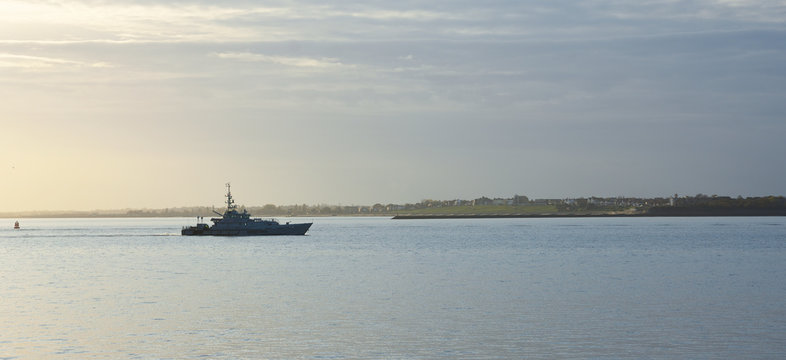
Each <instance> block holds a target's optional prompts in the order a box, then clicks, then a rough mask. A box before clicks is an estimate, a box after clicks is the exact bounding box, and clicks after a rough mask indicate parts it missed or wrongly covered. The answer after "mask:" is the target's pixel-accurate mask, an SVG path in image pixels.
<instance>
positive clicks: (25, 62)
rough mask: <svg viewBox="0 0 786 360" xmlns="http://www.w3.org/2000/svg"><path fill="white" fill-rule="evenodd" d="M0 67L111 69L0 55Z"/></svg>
mask: <svg viewBox="0 0 786 360" xmlns="http://www.w3.org/2000/svg"><path fill="white" fill-rule="evenodd" d="M0 67H6V68H22V69H51V68H56V67H61V68H62V67H94V68H107V67H112V65H111V64H109V63H106V62H95V63H85V62H81V61H74V60H67V59H58V58H51V57H43V56H29V55H19V54H7V53H6V54H4V53H0Z"/></svg>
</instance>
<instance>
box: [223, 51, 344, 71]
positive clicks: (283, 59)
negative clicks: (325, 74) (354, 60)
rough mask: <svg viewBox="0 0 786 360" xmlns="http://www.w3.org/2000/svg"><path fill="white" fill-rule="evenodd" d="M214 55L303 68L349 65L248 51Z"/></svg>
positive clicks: (329, 59)
mask: <svg viewBox="0 0 786 360" xmlns="http://www.w3.org/2000/svg"><path fill="white" fill-rule="evenodd" d="M215 56H217V57H219V58H221V59H231V60H238V61H249V62H267V63H272V64H278V65H285V66H293V67H303V68H334V67H342V66H344V67H346V66H351V65H345V64H342V63H341V62H340V61H339V60H338V59H336V58H326V57H323V58H309V57H288V56H271V55H264V54H256V53H249V52H226V53H217V54H215Z"/></svg>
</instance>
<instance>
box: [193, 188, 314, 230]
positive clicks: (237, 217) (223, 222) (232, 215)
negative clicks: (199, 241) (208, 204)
mask: <svg viewBox="0 0 786 360" xmlns="http://www.w3.org/2000/svg"><path fill="white" fill-rule="evenodd" d="M226 198H227V209H226V210H224V214H221V213H219V212H217V211H213V212H214V213H216V214H218V215H221V217H220V218H212V219H210V221H212V222H213V226H210V225H208V224H205V223H202V222H200V221H197V224H196V226H187V227H184V228H183V230H181V231H180V234H182V235H217V236H246V235H305V234H306V231H308V228H310V227H311V224H313V223H300V224H290V223H289V222H287V223H286V224H279V223H278V221H276V220H275V219H270V220H266V219H260V218H252V217H251V215H250V214H249V213H248V212H247V211H246V210H245V209H243V212H239V211H237V205H235V201H234V200H233V199H232V192H231V191H230V186H229V183H227V195H226ZM200 219H201V218H200Z"/></svg>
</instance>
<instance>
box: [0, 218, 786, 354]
mask: <svg viewBox="0 0 786 360" xmlns="http://www.w3.org/2000/svg"><path fill="white" fill-rule="evenodd" d="M14 220H15V219H5V220H3V219H0V227H1V228H0V359H16V358H19V359H28V358H52V359H90V358H100V359H107V358H131V359H134V358H138V359H151V358H155V359H158V358H172V359H190V358H211V359H213V358H218V359H221V358H224V359H236V358H251V359H369V358H372V359H521V358H528V359H539V358H540V359H554V358H561V359H570V358H580V359H584V358H619V359H641V358H648V359H673V358H691V359H697V358H698V359H701V358H745V359H771V358H782V357H783V356H785V355H786V306H784V305H783V304H784V300H783V299H784V298H786V276H784V274H786V218H782V217H777V218H642V219H638V218H619V219H618V218H614V219H480V220H472V219H464V220H389V219H385V218H324V219H323V218H317V219H315V224H314V226H313V227H312V228H311V230H310V231H309V235H308V236H294V237H293V236H283V237H227V238H214V237H181V236H179V235H178V233H179V230H180V227H181V226H183V225H189V224H191V223H193V222H194V221H193V220H192V219H21V220H20V223H21V225H22V230H13V229H11V227H12V225H13V221H14ZM292 221H300V220H299V219H293V220H292ZM2 224H5V225H2Z"/></svg>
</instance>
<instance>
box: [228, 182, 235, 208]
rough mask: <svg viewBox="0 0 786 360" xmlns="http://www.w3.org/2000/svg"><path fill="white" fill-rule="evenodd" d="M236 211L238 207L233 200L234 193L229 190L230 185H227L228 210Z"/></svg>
mask: <svg viewBox="0 0 786 360" xmlns="http://www.w3.org/2000/svg"><path fill="white" fill-rule="evenodd" d="M235 209H237V205H235V200H232V192H231V191H230V190H229V183H227V210H235Z"/></svg>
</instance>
